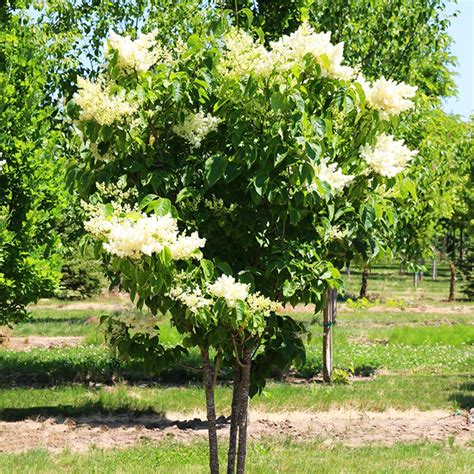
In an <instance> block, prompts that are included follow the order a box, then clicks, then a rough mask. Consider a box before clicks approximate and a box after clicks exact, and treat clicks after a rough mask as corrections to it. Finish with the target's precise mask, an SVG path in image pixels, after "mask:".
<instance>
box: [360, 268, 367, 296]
mask: <svg viewBox="0 0 474 474" xmlns="http://www.w3.org/2000/svg"><path fill="white" fill-rule="evenodd" d="M368 284H369V267H365V268H364V271H363V272H362V284H361V286H360V293H359V298H367V286H368Z"/></svg>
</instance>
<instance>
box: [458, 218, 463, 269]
mask: <svg viewBox="0 0 474 474" xmlns="http://www.w3.org/2000/svg"><path fill="white" fill-rule="evenodd" d="M463 259H464V230H463V227H462V226H461V227H460V229H459V263H462V261H463Z"/></svg>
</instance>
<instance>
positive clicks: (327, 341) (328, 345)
mask: <svg viewBox="0 0 474 474" xmlns="http://www.w3.org/2000/svg"><path fill="white" fill-rule="evenodd" d="M336 311H337V291H336V290H331V289H330V290H327V292H326V305H325V307H324V311H323V318H324V332H323V380H324V381H325V382H327V383H329V382H331V375H332V369H333V350H332V348H333V344H332V329H333V326H334V324H335V322H336Z"/></svg>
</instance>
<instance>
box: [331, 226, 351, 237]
mask: <svg viewBox="0 0 474 474" xmlns="http://www.w3.org/2000/svg"><path fill="white" fill-rule="evenodd" d="M347 234H348V231H347V229H340V228H339V227H337V226H333V227H331V228H330V229H329V232H328V234H327V237H328V239H329V240H343V239H344V238H346V237H347Z"/></svg>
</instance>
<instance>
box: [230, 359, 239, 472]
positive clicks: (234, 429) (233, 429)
mask: <svg viewBox="0 0 474 474" xmlns="http://www.w3.org/2000/svg"><path fill="white" fill-rule="evenodd" d="M240 379H241V369H240V366H239V365H238V364H236V365H235V367H234V389H233V391H232V411H231V416H230V434H229V450H228V453H227V474H234V473H235V459H236V456H237V434H238V431H239V425H238V423H239V411H240V410H239V407H240V397H241V395H240Z"/></svg>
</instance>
